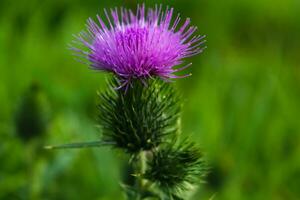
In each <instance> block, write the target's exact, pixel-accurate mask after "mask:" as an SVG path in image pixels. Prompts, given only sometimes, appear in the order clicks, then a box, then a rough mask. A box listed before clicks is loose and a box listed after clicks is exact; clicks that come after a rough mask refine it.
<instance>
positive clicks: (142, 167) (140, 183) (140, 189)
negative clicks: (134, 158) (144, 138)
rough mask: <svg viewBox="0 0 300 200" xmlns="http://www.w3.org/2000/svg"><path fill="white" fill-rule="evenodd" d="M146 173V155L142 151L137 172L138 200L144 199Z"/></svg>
mask: <svg viewBox="0 0 300 200" xmlns="http://www.w3.org/2000/svg"><path fill="white" fill-rule="evenodd" d="M145 171H146V154H145V152H144V151H141V152H140V154H139V158H138V167H137V171H136V174H138V177H137V184H136V189H137V191H138V195H137V200H141V199H142V194H143V192H144V189H145V188H144V185H145V181H144V180H143V178H142V175H143V174H144V173H145Z"/></svg>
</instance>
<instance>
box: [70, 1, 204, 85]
mask: <svg viewBox="0 0 300 200" xmlns="http://www.w3.org/2000/svg"><path fill="white" fill-rule="evenodd" d="M104 11H105V15H106V19H107V22H108V23H107V24H108V25H109V26H107V25H106V23H105V22H104V21H103V20H102V19H101V17H100V16H98V15H97V19H98V23H96V22H95V21H93V20H92V19H91V18H89V19H88V20H87V31H85V32H81V33H80V34H79V35H78V36H75V37H76V41H74V42H76V43H78V42H79V44H81V45H83V46H85V47H87V51H86V50H85V49H84V48H80V47H79V48H78V47H72V50H74V51H75V52H77V55H78V56H81V57H83V59H84V60H87V61H88V64H89V65H90V66H91V67H92V68H93V69H96V70H103V71H107V72H112V73H114V74H115V75H117V76H118V78H119V79H120V80H121V81H123V84H122V85H126V84H127V83H130V81H131V80H132V79H140V80H143V79H146V78H149V77H152V76H158V77H160V78H162V79H165V80H170V79H173V78H182V77H186V76H189V75H190V74H186V75H183V76H178V75H175V74H174V73H175V72H178V71H181V70H183V69H185V68H187V67H188V66H190V65H191V63H190V64H188V65H184V66H181V67H180V65H182V63H183V61H182V59H183V58H186V57H190V56H193V55H196V54H198V53H201V52H202V51H203V49H204V48H202V47H201V45H202V44H203V43H204V42H205V41H204V40H203V38H204V37H205V36H200V35H195V36H193V35H194V32H195V31H196V29H197V27H195V26H190V19H189V18H187V19H186V20H185V21H184V22H182V23H181V25H180V26H179V24H180V21H181V19H180V15H179V14H178V15H177V16H176V17H173V8H166V10H165V11H162V6H155V8H154V9H152V8H149V9H147V10H146V9H145V6H144V5H142V6H138V8H137V11H136V13H133V11H131V10H127V9H124V8H120V9H118V8H115V9H112V10H111V11H110V14H109V12H107V11H106V10H104Z"/></svg>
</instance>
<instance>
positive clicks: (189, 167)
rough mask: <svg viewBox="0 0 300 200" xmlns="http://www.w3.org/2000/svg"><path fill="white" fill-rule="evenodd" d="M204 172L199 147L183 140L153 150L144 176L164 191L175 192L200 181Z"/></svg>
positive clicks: (179, 191) (204, 168)
mask: <svg viewBox="0 0 300 200" xmlns="http://www.w3.org/2000/svg"><path fill="white" fill-rule="evenodd" d="M205 172H206V165H205V163H204V160H203V154H202V152H201V151H200V149H198V147H197V146H196V145H195V144H194V143H192V142H189V141H187V140H183V141H181V142H179V143H176V142H174V143H172V144H168V145H166V146H165V147H163V148H159V149H158V150H155V151H154V152H153V158H152V160H151V161H149V162H148V169H147V171H146V173H145V175H144V176H145V178H147V179H148V180H150V181H152V182H154V183H157V184H158V186H159V187H160V188H161V189H162V190H163V191H164V192H166V193H169V194H170V193H171V194H176V193H181V192H184V191H185V190H188V189H189V187H190V186H192V185H193V184H195V183H196V182H198V181H201V178H203V176H205Z"/></svg>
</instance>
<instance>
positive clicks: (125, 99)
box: [48, 5, 205, 200]
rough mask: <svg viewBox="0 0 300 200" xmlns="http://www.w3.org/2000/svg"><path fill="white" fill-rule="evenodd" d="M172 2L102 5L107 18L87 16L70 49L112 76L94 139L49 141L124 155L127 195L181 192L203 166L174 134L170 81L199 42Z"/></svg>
mask: <svg viewBox="0 0 300 200" xmlns="http://www.w3.org/2000/svg"><path fill="white" fill-rule="evenodd" d="M173 12H174V11H173V8H168V7H167V8H163V7H162V6H155V7H154V8H149V9H146V8H145V6H144V5H142V6H138V8H137V10H136V12H134V11H132V10H127V9H124V8H120V9H118V8H115V9H112V10H110V11H107V10H104V13H105V16H106V17H105V19H102V18H101V17H100V16H97V21H94V20H93V19H91V18H89V19H88V20H87V25H86V27H87V30H86V31H83V32H81V33H79V34H78V35H75V38H76V39H75V41H74V44H72V45H71V49H72V51H73V52H75V55H76V58H79V60H80V61H81V62H84V63H87V64H88V65H89V66H90V67H91V69H93V70H100V71H104V72H109V73H110V74H112V77H111V78H110V80H109V81H108V83H107V84H108V86H107V89H106V90H105V91H102V92H100V93H99V99H100V103H99V105H98V110H99V115H98V116H99V123H100V125H101V127H102V138H101V140H100V141H95V142H87V143H75V144H66V145H59V146H48V148H77V147H78V148H80V147H96V146H104V145H106V146H107V145H108V146H111V147H113V148H116V149H120V150H122V151H124V152H125V153H126V154H128V155H129V156H130V159H129V161H128V162H129V165H130V166H131V168H132V169H133V171H134V172H133V173H131V174H129V175H130V176H132V177H133V178H134V179H135V183H134V184H131V185H128V184H122V186H123V188H124V190H125V193H126V196H127V198H128V199H139V200H140V199H147V198H149V197H151V198H152V199H153V198H154V199H165V200H171V199H174V200H177V199H186V194H187V192H189V191H190V190H191V189H192V188H193V186H195V185H197V183H199V182H200V181H201V180H202V177H203V176H204V174H205V164H204V160H203V155H202V153H201V151H200V150H199V148H198V147H197V146H196V144H194V143H193V142H191V141H189V140H188V139H182V138H181V136H180V134H179V133H180V130H179V129H180V127H179V122H180V109H181V100H180V98H179V95H178V94H177V93H176V91H175V89H174V87H173V85H172V83H171V82H173V80H175V79H177V78H184V77H188V76H190V75H191V74H189V73H187V74H185V75H176V73H177V72H179V71H183V70H184V69H186V68H188V67H189V66H190V65H191V63H190V64H183V59H184V58H186V57H191V56H194V55H196V54H199V53H201V52H202V51H203V50H204V47H203V43H204V42H205V40H204V37H205V36H201V35H195V32H196V29H197V28H196V27H195V26H191V25H190V19H185V20H184V21H182V20H181V17H180V15H179V14H178V15H176V16H175V17H174V13H173Z"/></svg>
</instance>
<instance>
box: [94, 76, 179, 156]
mask: <svg viewBox="0 0 300 200" xmlns="http://www.w3.org/2000/svg"><path fill="white" fill-rule="evenodd" d="M118 84H119V83H118V80H116V79H115V78H114V79H112V80H111V81H110V82H109V86H110V87H109V88H108V89H107V90H106V91H105V92H103V93H101V94H99V97H100V102H99V111H100V112H99V119H100V125H101V126H102V133H103V138H102V140H103V141H106V142H108V143H112V144H113V146H114V147H116V148H119V149H123V150H125V151H126V152H128V153H132V154H135V153H139V152H140V151H142V150H151V149H153V148H155V147H156V146H158V145H159V144H161V143H162V142H163V140H164V139H165V137H167V136H169V135H172V134H175V133H176V131H177V122H178V117H179V111H180V103H179V98H178V96H177V94H176V92H175V91H174V89H173V88H172V85H171V84H168V83H166V82H164V81H162V80H159V79H148V80H147V81H146V82H145V84H147V87H145V86H144V85H143V83H141V82H140V81H138V80H133V82H132V86H133V87H132V88H131V87H129V89H128V91H127V93H124V92H123V91H121V90H115V89H113V88H115V87H117V86H118Z"/></svg>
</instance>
